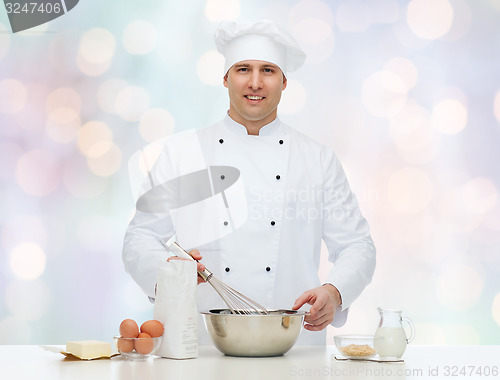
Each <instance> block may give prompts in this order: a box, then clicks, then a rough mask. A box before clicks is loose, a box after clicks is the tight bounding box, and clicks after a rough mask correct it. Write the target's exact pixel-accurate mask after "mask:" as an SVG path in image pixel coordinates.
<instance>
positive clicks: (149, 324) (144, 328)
mask: <svg viewBox="0 0 500 380" xmlns="http://www.w3.org/2000/svg"><path fill="white" fill-rule="evenodd" d="M141 332H143V333H147V334H149V335H151V336H152V337H153V338H157V337H159V336H162V335H163V325H162V324H161V322H160V321H157V320H156V319H153V320H151V321H146V322H144V323H143V324H142V325H141Z"/></svg>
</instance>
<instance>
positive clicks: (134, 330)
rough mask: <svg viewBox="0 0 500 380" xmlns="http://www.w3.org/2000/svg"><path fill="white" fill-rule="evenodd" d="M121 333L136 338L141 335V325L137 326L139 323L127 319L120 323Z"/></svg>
mask: <svg viewBox="0 0 500 380" xmlns="http://www.w3.org/2000/svg"><path fill="white" fill-rule="evenodd" d="M120 335H121V336H122V337H123V338H135V337H136V336H137V335H139V327H138V326H137V323H135V321H134V320H132V319H125V320H124V321H123V322H122V323H121V324H120Z"/></svg>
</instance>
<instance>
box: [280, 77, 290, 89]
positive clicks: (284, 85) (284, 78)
mask: <svg viewBox="0 0 500 380" xmlns="http://www.w3.org/2000/svg"><path fill="white" fill-rule="evenodd" d="M287 83H288V82H287V80H286V76H285V74H283V88H282V89H281V91H283V90H284V89H285V88H286V85H287Z"/></svg>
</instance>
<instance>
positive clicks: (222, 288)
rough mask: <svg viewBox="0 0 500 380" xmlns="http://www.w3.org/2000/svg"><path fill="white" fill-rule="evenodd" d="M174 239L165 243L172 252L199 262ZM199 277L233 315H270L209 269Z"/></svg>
mask: <svg viewBox="0 0 500 380" xmlns="http://www.w3.org/2000/svg"><path fill="white" fill-rule="evenodd" d="M174 239H175V237H172V238H170V239H169V240H168V241H167V242H166V243H165V245H166V246H167V248H168V249H169V250H170V252H172V253H173V254H174V255H176V256H178V257H182V258H184V259H189V260H193V261H197V260H195V259H194V258H193V257H192V256H191V255H190V254H189V253H188V252H186V251H185V250H184V249H183V248H182V247H181V246H180V245H179V244H177V242H175V240H174ZM198 275H199V276H200V277H201V278H203V279H204V280H205V281H206V282H208V283H209V284H210V285H211V286H212V288H214V290H215V291H216V292H217V293H218V294H219V296H220V297H221V298H222V300H223V301H224V303H225V304H226V305H227V307H228V308H229V310H231V313H232V314H246V315H249V314H261V315H262V314H269V311H267V309H266V308H265V307H264V306H262V305H260V304H259V303H257V302H255V301H254V300H252V299H250V298H248V297H247V296H245V295H243V294H241V293H240V292H238V291H237V290H234V289H233V288H231V287H230V286H228V285H226V284H225V283H223V282H222V281H220V280H219V279H217V278H216V277H215V276H214V275H213V273H212V272H210V271H209V270H208V269H206V268H205V270H204V271H198Z"/></svg>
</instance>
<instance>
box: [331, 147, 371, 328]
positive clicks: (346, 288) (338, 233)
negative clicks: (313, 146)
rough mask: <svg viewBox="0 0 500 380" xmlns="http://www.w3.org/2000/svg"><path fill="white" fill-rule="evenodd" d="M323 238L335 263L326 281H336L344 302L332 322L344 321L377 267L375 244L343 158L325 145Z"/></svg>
mask: <svg viewBox="0 0 500 380" xmlns="http://www.w3.org/2000/svg"><path fill="white" fill-rule="evenodd" d="M323 155H324V159H323V160H322V162H323V163H324V171H323V172H324V188H323V189H324V192H323V197H324V199H323V202H324V206H323V240H324V241H325V244H326V246H327V248H328V259H329V261H330V262H332V263H333V267H332V269H331V271H330V273H329V275H328V277H327V280H326V282H327V283H330V284H332V285H334V286H335V287H336V288H337V289H338V291H339V293H340V295H341V297H342V305H341V307H340V310H337V313H336V318H335V320H334V321H333V325H335V326H339V325H342V324H343V323H344V322H345V320H346V316H347V309H348V308H349V306H350V305H351V304H352V303H353V301H354V300H355V299H356V298H357V297H358V296H359V295H360V294H361V292H362V291H363V289H364V288H365V287H366V286H367V285H368V284H369V283H370V281H371V279H372V276H373V273H374V270H375V246H374V244H373V240H372V238H371V236H370V230H369V227H368V223H367V221H366V219H365V218H364V217H363V215H362V214H361V211H360V209H359V205H358V202H357V200H356V197H355V195H354V194H353V193H352V191H351V189H350V187H349V183H348V181H347V177H346V175H345V172H344V170H343V168H342V165H341V164H340V161H339V160H338V158H337V157H336V156H335V154H334V153H333V151H332V150H330V149H325V150H324V152H323Z"/></svg>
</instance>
